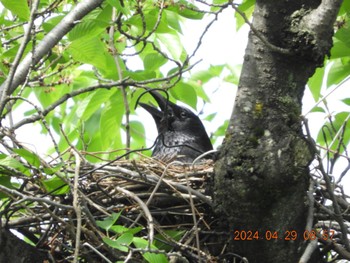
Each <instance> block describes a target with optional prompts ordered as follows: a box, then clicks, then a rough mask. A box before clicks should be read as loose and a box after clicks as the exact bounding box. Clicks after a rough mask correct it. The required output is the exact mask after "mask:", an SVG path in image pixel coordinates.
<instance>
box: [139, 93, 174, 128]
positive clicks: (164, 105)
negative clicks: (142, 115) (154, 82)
mask: <svg viewBox="0 0 350 263" xmlns="http://www.w3.org/2000/svg"><path fill="white" fill-rule="evenodd" d="M149 93H150V94H151V95H152V97H153V98H154V99H155V100H156V102H157V103H158V106H159V108H160V110H159V109H158V108H156V107H154V106H151V105H148V104H145V103H139V104H140V106H141V107H142V108H144V109H145V110H146V111H148V112H149V113H150V114H151V115H152V117H153V119H154V120H155V122H156V125H157V127H158V128H159V127H160V125H161V123H162V119H164V117H165V115H167V114H168V113H169V111H173V110H176V107H177V105H176V104H174V103H172V102H170V101H168V100H167V99H166V98H164V97H163V96H162V95H160V94H159V93H158V92H156V91H150V92H149Z"/></svg>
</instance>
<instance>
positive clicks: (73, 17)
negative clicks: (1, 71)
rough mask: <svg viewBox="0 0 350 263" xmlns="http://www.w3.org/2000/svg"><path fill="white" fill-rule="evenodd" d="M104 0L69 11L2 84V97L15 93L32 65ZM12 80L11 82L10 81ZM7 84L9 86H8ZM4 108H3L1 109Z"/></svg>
mask: <svg viewBox="0 0 350 263" xmlns="http://www.w3.org/2000/svg"><path fill="white" fill-rule="evenodd" d="M102 2H103V0H85V1H83V2H80V3H78V4H77V5H76V6H75V7H74V8H73V10H72V11H71V12H69V13H68V14H67V15H66V16H65V17H64V18H63V19H62V20H61V22H59V23H58V25H57V26H55V27H54V28H53V29H52V30H51V31H50V32H49V33H48V34H47V35H46V36H45V37H44V38H43V40H42V41H41V42H40V43H39V44H38V46H36V48H35V54H32V53H31V52H30V53H28V54H27V55H26V57H25V58H24V59H23V60H22V62H21V63H20V64H19V65H18V68H17V70H16V72H15V73H14V76H13V81H10V78H8V79H7V80H6V81H5V82H4V84H2V85H1V86H0V95H1V96H0V97H1V98H2V101H3V100H4V98H5V97H6V96H8V95H10V94H12V93H13V91H14V90H15V89H16V88H17V87H18V86H19V85H20V84H21V83H23V81H24V80H25V79H26V76H27V74H28V72H29V68H30V65H32V64H34V65H35V64H36V63H38V62H39V61H40V59H42V58H43V57H44V56H45V55H46V54H47V53H48V52H49V51H50V50H51V49H52V48H53V47H54V46H55V45H56V44H57V43H58V42H59V41H60V40H61V39H62V38H63V37H64V36H65V35H66V34H67V33H68V32H69V31H70V30H72V28H73V27H74V26H75V25H76V24H77V23H78V22H79V20H80V19H82V18H83V17H84V16H85V15H86V14H88V13H89V12H90V11H92V10H94V9H95V8H96V7H98V6H99V5H101V4H102ZM9 81H10V83H9ZM6 86H8V87H7V88H6ZM1 110H2V109H1Z"/></svg>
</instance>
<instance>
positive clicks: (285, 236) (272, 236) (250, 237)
mask: <svg viewBox="0 0 350 263" xmlns="http://www.w3.org/2000/svg"><path fill="white" fill-rule="evenodd" d="M334 233H335V231H334V230H324V229H320V230H310V231H308V230H305V231H303V232H298V231H296V230H293V229H289V230H285V231H276V230H266V231H259V230H233V240H234V241H254V240H272V241H276V240H284V241H294V240H296V239H298V238H301V239H303V240H315V239H318V238H320V239H323V240H332V239H333V237H334Z"/></svg>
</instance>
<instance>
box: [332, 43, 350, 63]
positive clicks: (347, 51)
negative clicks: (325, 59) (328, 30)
mask: <svg viewBox="0 0 350 263" xmlns="http://www.w3.org/2000/svg"><path fill="white" fill-rule="evenodd" d="M349 56H350V47H349V46H347V45H346V43H344V42H343V41H340V40H337V39H334V43H333V47H332V49H331V58H332V59H336V58H343V57H349Z"/></svg>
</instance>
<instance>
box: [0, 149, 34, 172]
mask: <svg viewBox="0 0 350 263" xmlns="http://www.w3.org/2000/svg"><path fill="white" fill-rule="evenodd" d="M0 166H2V167H3V168H4V169H6V167H9V168H12V169H15V170H18V171H20V172H22V173H24V174H25V175H30V174H31V173H30V171H29V169H28V168H26V167H25V166H24V165H23V164H22V163H21V162H19V161H18V160H16V159H15V158H12V157H11V156H7V155H5V154H1V155H0ZM1 169H2V168H1V167H0V170H1Z"/></svg>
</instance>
